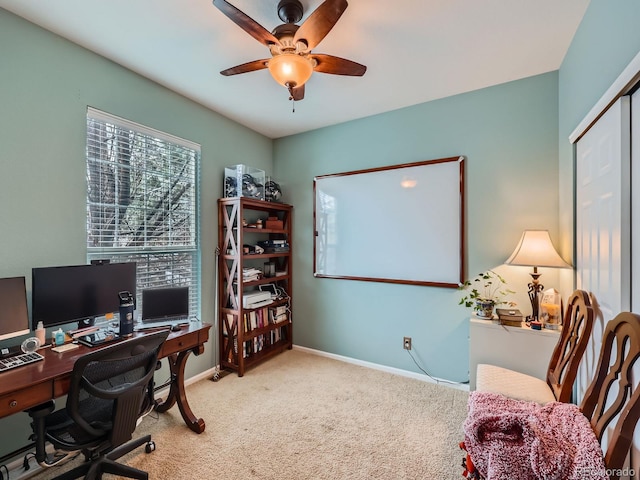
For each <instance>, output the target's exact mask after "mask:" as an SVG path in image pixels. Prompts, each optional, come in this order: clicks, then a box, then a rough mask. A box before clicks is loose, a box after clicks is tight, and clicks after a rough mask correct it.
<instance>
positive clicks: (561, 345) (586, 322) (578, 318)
mask: <svg viewBox="0 0 640 480" xmlns="http://www.w3.org/2000/svg"><path fill="white" fill-rule="evenodd" d="M594 319H595V315H594V311H593V308H592V307H591V301H590V299H589V295H588V294H587V292H585V291H584V290H576V291H575V292H573V293H572V294H571V296H570V297H569V300H568V301H567V310H566V312H565V315H564V320H563V324H562V332H561V334H560V338H559V340H558V343H557V344H556V347H555V348H554V350H553V354H552V355H551V361H550V362H549V368H548V370H547V384H548V385H549V388H551V390H552V391H553V394H554V396H555V397H556V400H557V401H559V402H569V401H571V394H572V392H573V384H574V382H575V380H576V376H577V375H578V366H579V365H580V360H581V359H582V355H583V354H584V352H585V350H586V348H587V344H588V343H589V338H590V337H591V331H592V330H593V322H594Z"/></svg>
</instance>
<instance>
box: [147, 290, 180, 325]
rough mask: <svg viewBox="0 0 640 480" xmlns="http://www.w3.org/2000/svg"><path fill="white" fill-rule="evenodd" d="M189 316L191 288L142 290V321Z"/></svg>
mask: <svg viewBox="0 0 640 480" xmlns="http://www.w3.org/2000/svg"><path fill="white" fill-rule="evenodd" d="M188 316H189V287H167V288H147V289H145V290H142V321H143V322H144V321H154V320H162V319H168V318H172V317H188Z"/></svg>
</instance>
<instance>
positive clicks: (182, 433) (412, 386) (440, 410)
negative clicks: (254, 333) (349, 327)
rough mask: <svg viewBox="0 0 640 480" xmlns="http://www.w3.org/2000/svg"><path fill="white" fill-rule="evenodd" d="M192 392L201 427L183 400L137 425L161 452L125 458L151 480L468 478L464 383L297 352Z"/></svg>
mask: <svg viewBox="0 0 640 480" xmlns="http://www.w3.org/2000/svg"><path fill="white" fill-rule="evenodd" d="M187 394H188V398H189V402H190V405H191V407H192V408H193V410H194V413H195V414H196V415H198V416H201V417H202V418H203V419H204V420H205V422H206V430H205V432H204V433H202V434H201V435H197V434H195V433H193V432H191V430H189V429H188V428H187V427H186V426H185V425H184V423H183V422H182V418H181V416H180V412H179V411H178V409H177V407H174V408H173V409H171V411H170V412H168V413H165V414H162V415H159V416H158V415H156V414H153V416H148V417H146V418H145V420H144V421H143V423H142V424H141V425H140V426H139V427H138V429H137V430H136V435H137V434H144V433H151V435H152V437H153V439H154V441H155V442H156V445H157V450H156V451H155V452H153V453H151V454H145V453H144V448H143V447H141V448H140V449H139V450H137V451H136V452H133V453H131V454H130V455H129V456H128V457H126V460H127V463H129V464H130V465H134V466H136V467H139V468H142V469H143V470H146V471H148V472H149V478H151V479H185V480H187V479H189V480H191V479H231V480H233V479H259V480H267V479H274V480H275V479H309V480H325V479H326V480H335V479H349V480H356V479H357V480H361V479H362V480H365V479H367V480H369V479H385V480H386V479H388V480H398V479H424V480H435V479H437V480H441V479H445V480H447V479H458V478H462V477H461V473H462V469H461V467H460V462H461V459H462V454H461V451H460V450H459V449H458V446H457V445H458V442H459V441H460V440H461V439H462V422H463V421H464V417H465V414H466V404H467V397H468V394H467V392H464V391H461V390H457V389H454V388H450V387H447V386H440V385H434V384H432V383H426V382H422V381H419V380H413V379H409V378H405V377H401V376H397V375H393V374H389V373H385V372H380V371H377V370H372V369H368V368H365V367H359V366H355V365H351V364H347V363H344V362H340V361H336V360H332V359H328V358H325V357H321V356H317V355H313V354H309V353H306V352H302V351H300V350H292V351H286V352H285V353H283V354H281V355H278V356H277V357H274V358H273V359H271V360H269V361H268V362H266V363H264V364H262V365H260V366H258V367H256V368H253V369H251V370H249V371H248V372H247V373H246V374H245V376H244V377H242V378H239V377H237V375H235V374H230V375H227V376H225V377H224V378H222V379H221V380H220V381H218V382H212V381H210V380H202V381H200V382H198V383H195V384H193V385H191V386H189V387H188V389H187ZM55 470H58V471H57V472H55V473H56V474H57V473H59V472H60V469H55ZM53 473H54V472H53V471H51V470H49V471H47V472H45V473H44V474H43V475H40V476H39V477H37V478H49V477H51V476H52V474H53ZM105 478H112V477H109V476H105Z"/></svg>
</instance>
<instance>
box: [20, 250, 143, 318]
mask: <svg viewBox="0 0 640 480" xmlns="http://www.w3.org/2000/svg"><path fill="white" fill-rule="evenodd" d="M32 277H33V284H32V288H33V298H32V301H33V305H32V306H33V309H32V310H33V311H32V325H33V328H34V329H35V328H36V326H37V324H38V322H40V321H41V322H42V323H43V324H44V326H45V327H53V326H56V325H63V324H65V323H70V322H75V321H85V320H92V319H94V318H95V317H99V316H102V315H106V314H108V313H112V312H117V311H118V307H119V306H120V300H119V298H118V293H119V292H122V291H129V292H131V293H133V294H135V291H136V264H135V263H105V264H101V265H74V266H66V267H44V268H34V269H32Z"/></svg>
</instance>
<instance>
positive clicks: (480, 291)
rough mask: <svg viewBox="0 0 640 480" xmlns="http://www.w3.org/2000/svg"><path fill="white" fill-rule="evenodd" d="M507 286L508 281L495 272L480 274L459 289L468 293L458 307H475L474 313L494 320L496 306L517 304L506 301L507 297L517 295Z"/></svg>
mask: <svg viewBox="0 0 640 480" xmlns="http://www.w3.org/2000/svg"><path fill="white" fill-rule="evenodd" d="M506 285H507V282H506V280H505V279H504V278H503V277H502V276H501V275H499V274H497V273H496V272H494V271H493V270H487V271H486V272H482V273H479V274H478V276H477V277H475V278H474V279H473V280H471V281H469V280H467V281H465V282H464V283H462V284H460V287H458V289H459V290H466V291H467V294H466V295H465V296H464V297H462V298H461V299H460V302H459V303H458V305H464V306H465V307H473V311H474V312H475V314H476V315H477V316H478V317H480V318H493V309H494V308H495V307H496V305H502V304H509V305H510V306H514V305H515V302H511V301H507V300H506V297H507V296H509V295H511V294H514V293H515V292H514V291H513V290H509V289H508V288H507V286H506Z"/></svg>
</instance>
